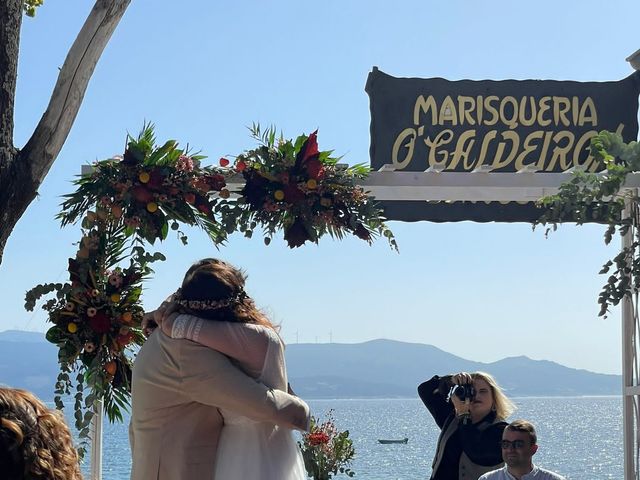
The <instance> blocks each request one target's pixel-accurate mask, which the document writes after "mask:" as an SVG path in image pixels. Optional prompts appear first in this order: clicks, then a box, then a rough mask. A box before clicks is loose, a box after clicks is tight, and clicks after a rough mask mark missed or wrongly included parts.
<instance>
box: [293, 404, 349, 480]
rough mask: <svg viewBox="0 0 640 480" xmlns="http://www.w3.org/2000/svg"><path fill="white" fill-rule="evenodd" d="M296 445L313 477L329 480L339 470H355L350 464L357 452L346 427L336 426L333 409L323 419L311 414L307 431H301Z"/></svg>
mask: <svg viewBox="0 0 640 480" xmlns="http://www.w3.org/2000/svg"><path fill="white" fill-rule="evenodd" d="M298 445H299V446H300V451H301V452H302V458H303V460H304V466H305V470H306V471H307V475H308V476H309V477H311V478H313V480H330V479H331V478H333V477H334V476H336V475H338V474H339V473H340V474H344V475H346V476H348V477H353V476H355V474H356V473H355V472H354V471H353V470H351V468H349V466H350V465H351V462H352V461H353V458H354V457H355V453H356V452H355V449H354V448H353V442H352V441H351V439H350V438H349V431H348V430H345V431H342V432H341V431H339V430H338V429H337V428H336V425H335V420H334V419H333V411H332V410H330V411H329V413H328V414H327V420H325V421H324V422H322V423H319V422H318V419H317V418H315V417H311V428H310V429H309V433H305V434H303V435H302V441H301V442H298Z"/></svg>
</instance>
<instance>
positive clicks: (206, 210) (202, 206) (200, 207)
mask: <svg viewBox="0 0 640 480" xmlns="http://www.w3.org/2000/svg"><path fill="white" fill-rule="evenodd" d="M196 208H197V209H198V210H199V211H201V212H202V213H204V214H205V215H209V214H210V213H211V207H210V206H209V205H207V204H206V203H201V204H199V205H198V206H197V207H196Z"/></svg>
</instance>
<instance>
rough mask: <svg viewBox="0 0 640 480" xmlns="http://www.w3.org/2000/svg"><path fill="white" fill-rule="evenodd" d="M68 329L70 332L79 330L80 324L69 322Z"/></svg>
mask: <svg viewBox="0 0 640 480" xmlns="http://www.w3.org/2000/svg"><path fill="white" fill-rule="evenodd" d="M67 330H69V333H76V332H77V331H78V325H76V324H75V323H73V322H69V325H67Z"/></svg>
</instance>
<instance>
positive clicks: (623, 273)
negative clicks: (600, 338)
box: [534, 132, 640, 317]
mask: <svg viewBox="0 0 640 480" xmlns="http://www.w3.org/2000/svg"><path fill="white" fill-rule="evenodd" d="M591 155H593V156H594V157H595V159H596V160H598V161H600V162H602V163H603V164H604V166H605V171H604V172H600V173H585V172H576V173H575V174H574V175H573V178H572V179H571V180H570V181H568V182H566V183H564V184H563V185H561V187H560V191H559V193H558V194H556V195H551V196H548V197H545V198H543V199H541V200H540V202H539V205H540V206H541V207H543V208H544V209H545V213H544V215H543V216H542V217H541V218H540V219H539V220H538V221H537V222H536V224H541V225H546V226H547V230H546V233H547V234H548V233H549V232H550V231H551V230H555V229H556V228H557V226H558V224H559V223H562V222H566V221H574V222H576V223H577V224H579V225H581V224H583V223H585V222H588V221H597V222H600V223H603V224H605V225H606V226H607V228H606V231H605V235H604V241H605V243H606V244H609V243H610V242H611V240H612V239H613V237H614V236H615V234H616V233H618V234H620V235H625V234H626V233H627V232H628V231H629V229H631V231H632V232H633V238H632V242H631V245H630V246H628V247H625V248H623V249H622V251H621V252H620V254H618V255H616V257H615V258H613V259H612V260H609V261H608V262H606V263H605V264H604V265H603V267H602V269H601V270H600V274H602V275H608V278H607V282H606V283H605V285H604V286H603V287H602V290H601V292H600V294H599V296H598V303H599V304H600V313H599V315H600V316H605V317H606V316H607V313H608V312H609V309H610V307H611V306H615V305H618V303H620V301H621V300H622V299H623V298H624V297H625V296H626V295H628V296H630V295H633V294H636V293H637V292H638V290H639V289H640V258H638V253H639V247H640V232H639V230H638V226H639V223H640V209H639V207H640V199H639V197H638V192H637V189H626V188H624V185H625V181H626V179H627V176H628V174H629V173H632V172H638V171H640V144H639V143H638V142H630V143H628V144H626V143H624V141H623V140H622V137H621V136H620V135H619V134H616V133H611V132H600V133H599V134H598V135H597V136H595V137H593V138H592V140H591ZM625 201H626V202H627V203H628V204H629V205H630V211H629V212H624V210H625ZM534 228H535V225H534Z"/></svg>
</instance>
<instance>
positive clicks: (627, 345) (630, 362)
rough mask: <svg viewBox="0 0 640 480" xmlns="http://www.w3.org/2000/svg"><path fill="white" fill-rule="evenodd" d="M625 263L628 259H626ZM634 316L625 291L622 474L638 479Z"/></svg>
mask: <svg viewBox="0 0 640 480" xmlns="http://www.w3.org/2000/svg"><path fill="white" fill-rule="evenodd" d="M631 215H632V211H631V200H629V199H627V200H625V209H624V217H625V218H629V217H630V216H631ZM633 234H634V232H633V229H632V228H629V230H628V231H627V233H626V235H624V236H623V237H622V248H623V249H625V248H629V247H631V245H632V243H633ZM627 263H630V260H629V259H627ZM635 329H636V325H635V317H634V314H633V299H632V298H631V297H630V296H629V295H625V296H624V298H623V299H622V422H623V423H622V435H623V439H624V478H625V480H634V479H637V478H638V476H637V474H638V472H637V470H636V467H637V465H636V461H635V460H636V459H635V449H636V442H637V438H636V431H637V430H636V428H635V423H636V418H635V411H634V403H635V392H634V390H635V389H634V388H633V387H634V378H633V373H634V372H633V366H634V362H635V359H636V348H635V341H634V337H635Z"/></svg>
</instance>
